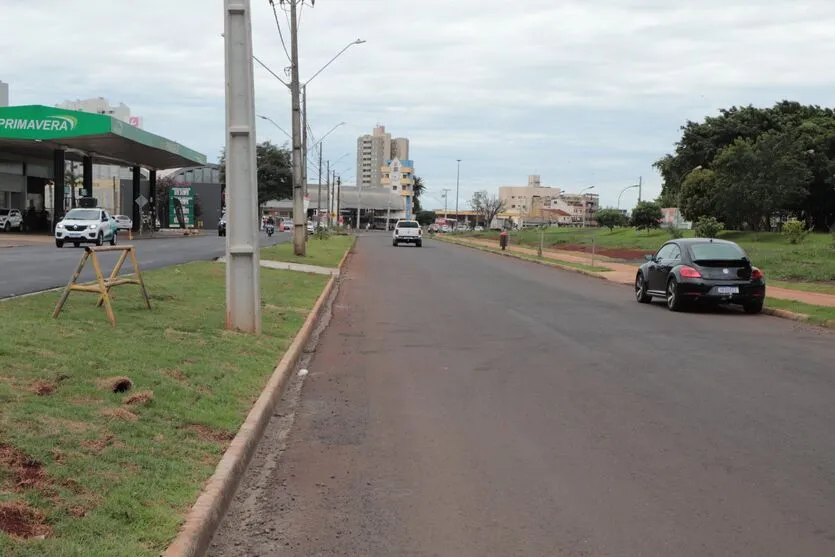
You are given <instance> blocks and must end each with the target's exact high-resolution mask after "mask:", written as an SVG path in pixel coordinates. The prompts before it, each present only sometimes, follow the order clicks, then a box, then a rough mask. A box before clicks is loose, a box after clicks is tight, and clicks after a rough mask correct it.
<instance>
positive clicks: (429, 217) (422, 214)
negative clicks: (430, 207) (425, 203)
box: [415, 211, 437, 226]
mask: <svg viewBox="0 0 835 557" xmlns="http://www.w3.org/2000/svg"><path fill="white" fill-rule="evenodd" d="M436 218H437V215H436V214H435V211H418V212H417V213H416V215H415V220H417V221H418V222H419V223H420V224H421V226H429V225H430V224H432V223H433V222H435V219H436Z"/></svg>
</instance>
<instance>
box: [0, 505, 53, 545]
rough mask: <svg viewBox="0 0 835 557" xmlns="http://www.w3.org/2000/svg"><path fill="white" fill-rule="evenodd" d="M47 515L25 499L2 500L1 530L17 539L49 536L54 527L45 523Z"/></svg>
mask: <svg viewBox="0 0 835 557" xmlns="http://www.w3.org/2000/svg"><path fill="white" fill-rule="evenodd" d="M45 520H46V517H45V516H44V514H43V513H42V512H41V511H39V510H38V509H33V508H32V507H30V506H29V505H27V504H26V503H24V502H23V501H0V531H3V532H5V533H6V534H8V535H9V536H11V537H13V538H17V539H22V540H28V539H32V538H40V537H44V538H45V537H47V536H49V535H50V534H51V533H52V529H51V528H50V527H49V526H48V525H47V524H46V523H45Z"/></svg>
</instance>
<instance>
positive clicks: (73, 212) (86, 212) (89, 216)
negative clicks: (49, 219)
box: [65, 209, 101, 220]
mask: <svg viewBox="0 0 835 557" xmlns="http://www.w3.org/2000/svg"><path fill="white" fill-rule="evenodd" d="M65 218H67V219H72V220H99V219H100V218H101V212H99V211H98V210H96V209H70V211H69V212H68V213H67V216H66V217H65Z"/></svg>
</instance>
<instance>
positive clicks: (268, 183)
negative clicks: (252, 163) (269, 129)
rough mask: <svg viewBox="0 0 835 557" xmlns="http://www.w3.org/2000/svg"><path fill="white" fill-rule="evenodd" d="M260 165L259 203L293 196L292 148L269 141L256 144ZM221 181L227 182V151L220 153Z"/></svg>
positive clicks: (258, 164) (257, 159)
mask: <svg viewBox="0 0 835 557" xmlns="http://www.w3.org/2000/svg"><path fill="white" fill-rule="evenodd" d="M255 152H256V165H257V166H258V204H259V205H263V204H264V203H266V202H267V201H273V200H278V199H291V198H292V197H293V167H292V153H291V152H290V150H288V149H286V148H284V147H279V146H277V145H275V144H273V143H271V142H269V141H264V142H263V143H259V144H258V145H256V146H255ZM220 181H221V182H222V183H224V184H225V183H226V153H225V152H222V153H221V155H220Z"/></svg>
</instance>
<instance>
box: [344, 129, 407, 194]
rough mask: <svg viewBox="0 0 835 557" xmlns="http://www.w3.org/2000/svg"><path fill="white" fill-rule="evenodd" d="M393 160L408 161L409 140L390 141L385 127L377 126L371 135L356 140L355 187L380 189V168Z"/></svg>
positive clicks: (381, 176)
mask: <svg viewBox="0 0 835 557" xmlns="http://www.w3.org/2000/svg"><path fill="white" fill-rule="evenodd" d="M394 158H398V159H400V160H408V158H409V140H408V139H407V138H405V137H397V138H395V139H392V138H391V134H390V133H388V132H386V127H385V126H377V127H375V128H374V131H373V132H372V133H371V134H366V135H363V136H360V137H359V138H357V185H359V186H360V187H363V188H367V187H373V188H379V187H382V185H383V184H382V178H383V175H382V167H383V166H384V165H387V164H388V161H390V160H392V159H394Z"/></svg>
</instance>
